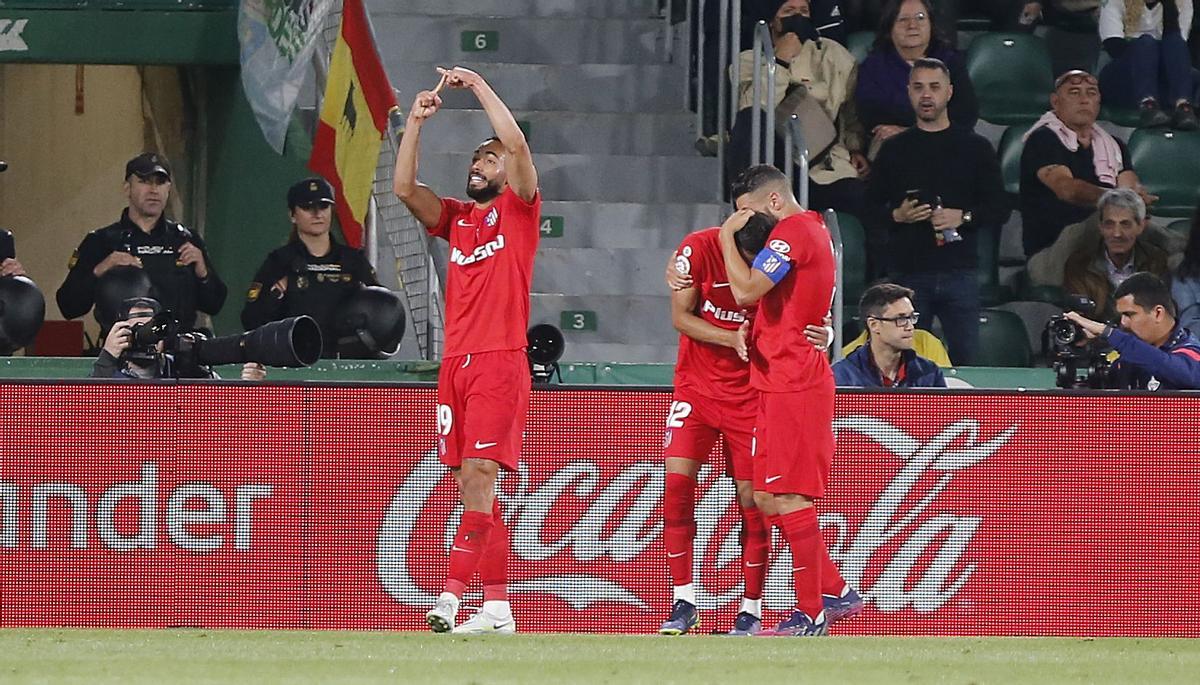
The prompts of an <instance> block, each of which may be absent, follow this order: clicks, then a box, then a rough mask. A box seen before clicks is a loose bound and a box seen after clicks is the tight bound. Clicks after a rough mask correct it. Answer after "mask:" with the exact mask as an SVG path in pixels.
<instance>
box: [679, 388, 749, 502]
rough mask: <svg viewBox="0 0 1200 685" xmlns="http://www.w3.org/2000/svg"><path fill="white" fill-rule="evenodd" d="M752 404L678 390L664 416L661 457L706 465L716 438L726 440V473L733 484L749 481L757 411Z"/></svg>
mask: <svg viewBox="0 0 1200 685" xmlns="http://www.w3.org/2000/svg"><path fill="white" fill-rule="evenodd" d="M756 404H757V403H756V402H754V401H752V400H739V401H730V400H715V399H712V398H710V397H705V396H703V395H700V394H697V393H694V392H689V391H688V390H687V389H677V390H676V391H675V396H674V397H673V398H672V402H671V410H670V411H669V412H668V413H667V433H666V436H665V437H664V438H663V455H664V456H667V457H683V458H684V459H695V460H696V461H700V462H707V461H708V458H709V455H710V454H711V453H712V448H713V443H715V442H716V441H717V436H718V435H721V436H723V437H724V438H725V448H724V461H725V464H724V466H725V470H726V472H727V473H729V474H730V475H732V476H733V478H734V480H750V479H751V478H752V477H753V474H754V471H753V470H752V468H751V464H750V441H751V440H752V439H753V437H754V419H755V413H756V411H757V406H756Z"/></svg>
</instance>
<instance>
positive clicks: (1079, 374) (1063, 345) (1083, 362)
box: [1042, 295, 1112, 390]
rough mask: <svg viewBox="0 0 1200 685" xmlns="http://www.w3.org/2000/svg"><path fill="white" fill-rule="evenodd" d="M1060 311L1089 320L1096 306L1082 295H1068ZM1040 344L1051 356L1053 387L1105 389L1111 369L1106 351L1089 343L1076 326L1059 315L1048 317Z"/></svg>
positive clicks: (1094, 343) (1096, 343)
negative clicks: (1082, 316)
mask: <svg viewBox="0 0 1200 685" xmlns="http://www.w3.org/2000/svg"><path fill="white" fill-rule="evenodd" d="M1063 309H1064V310H1067V311H1075V312H1079V313H1080V314H1083V315H1084V316H1088V317H1092V316H1095V312H1096V303H1095V302H1092V301H1091V300H1090V299H1088V298H1087V297H1084V296H1082V295H1070V296H1069V297H1068V298H1067V301H1066V302H1065V303H1064V306H1063ZM1042 343H1043V347H1044V348H1045V349H1046V350H1047V351H1048V352H1049V355H1050V359H1051V368H1053V369H1054V384H1055V385H1057V386H1058V387H1060V388H1092V389H1097V390H1098V389H1101V388H1106V387H1108V383H1109V378H1110V376H1111V374H1110V369H1111V366H1112V365H1111V363H1110V362H1109V361H1108V350H1107V349H1106V348H1105V346H1104V345H1103V344H1102V343H1099V342H1098V341H1094V340H1091V341H1089V340H1088V339H1087V334H1086V333H1084V331H1083V329H1082V328H1081V327H1080V326H1079V324H1077V323H1075V322H1074V321H1071V320H1070V319H1068V318H1067V317H1066V316H1064V315H1062V314H1058V315H1055V316H1052V317H1050V320H1049V321H1047V322H1046V329H1045V331H1044V332H1043V333H1042Z"/></svg>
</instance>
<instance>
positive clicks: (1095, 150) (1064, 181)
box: [1020, 70, 1157, 285]
mask: <svg viewBox="0 0 1200 685" xmlns="http://www.w3.org/2000/svg"><path fill="white" fill-rule="evenodd" d="M1050 107H1051V111H1049V112H1047V113H1046V114H1044V115H1042V118H1041V119H1038V121H1037V123H1035V124H1034V125H1033V127H1032V128H1030V129H1029V131H1028V132H1027V133H1026V134H1025V147H1024V149H1023V150H1022V152H1021V187H1020V208H1021V223H1022V242H1023V243H1024V247H1025V255H1026V256H1028V257H1030V260H1029V278H1030V280H1031V281H1033V282H1034V283H1037V284H1041V285H1058V284H1059V283H1061V282H1062V267H1063V263H1064V262H1065V260H1066V255H1068V254H1070V252H1071V251H1073V249H1074V244H1075V243H1077V242H1078V240H1079V237H1081V236H1085V235H1091V234H1093V233H1094V232H1095V230H1096V229H1095V225H1094V224H1095V211H1096V202H1097V201H1098V200H1099V199H1100V196H1101V195H1103V194H1104V191H1106V190H1108V189H1110V188H1117V187H1121V188H1136V189H1138V190H1139V192H1141V193H1142V199H1143V200H1144V201H1146V203H1147V204H1151V203H1153V201H1154V200H1156V199H1157V198H1156V197H1155V196H1153V195H1148V194H1146V193H1145V191H1143V190H1141V185H1140V183H1139V182H1138V177H1137V174H1136V173H1134V171H1133V166H1132V165H1131V163H1130V159H1129V149H1128V148H1126V147H1125V143H1124V142H1122V141H1121V140H1120V139H1119V138H1116V137H1115V136H1113V135H1111V134H1110V133H1108V132H1107V131H1105V130H1104V129H1103V128H1101V127H1100V126H1098V125H1096V118H1097V117H1098V116H1099V115H1100V86H1099V82H1098V81H1097V80H1096V77H1095V76H1092V75H1091V74H1089V73H1087V72H1086V71H1081V70H1073V71H1068V72H1066V73H1064V74H1062V75H1061V76H1059V77H1058V79H1057V80H1056V81H1055V82H1054V92H1052V93H1051V94H1050ZM1084 222H1088V224H1087V225H1084ZM1072 225H1077V226H1074V227H1073V228H1072V230H1071V231H1064V229H1066V228H1067V227H1068V226H1072ZM1064 232H1066V233H1067V235H1065V236H1064V239H1065V240H1066V241H1069V242H1068V245H1069V246H1067V247H1060V246H1059V245H1056V244H1055V241H1057V240H1059V236H1060V235H1062V234H1063V233H1064ZM1052 245H1053V246H1054V250H1053V251H1051V250H1048V249H1047V248H1050V247H1051V246H1052ZM1043 251H1045V253H1044V254H1038V253H1041V252H1043Z"/></svg>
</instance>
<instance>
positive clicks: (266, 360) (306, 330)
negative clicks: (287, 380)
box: [121, 311, 321, 378]
mask: <svg viewBox="0 0 1200 685" xmlns="http://www.w3.org/2000/svg"><path fill="white" fill-rule="evenodd" d="M129 331H130V340H131V344H130V347H129V349H128V350H126V351H125V353H124V354H123V355H121V356H122V358H123V359H124V360H126V361H133V362H139V361H140V362H144V363H151V362H155V361H157V360H158V358H159V354H160V352H159V351H158V344H159V343H160V342H161V343H164V345H163V349H164V351H165V352H171V353H173V354H174V357H175V365H174V375H175V376H176V377H178V378H207V377H209V376H210V374H209V373H208V370H207V367H211V366H219V365H221V364H244V363H246V362H257V363H259V364H262V365H264V366H277V367H285V368H296V367H302V366H311V365H312V364H313V362H315V361H317V359H318V358H320V356H321V328H320V327H319V326H318V325H317V322H316V321H315V320H314V319H313V318H312V317H311V316H293V317H291V318H287V319H283V320H281V321H272V322H271V323H268V324H263V325H262V326H259V327H258V328H255V329H253V330H249V331H246V332H245V333H239V334H236V335H225V336H221V337H219V338H209V337H207V336H205V335H204V334H202V333H195V332H193V333H180V332H179V322H177V321H176V320H175V317H174V316H172V315H171V312H169V311H167V312H161V313H159V314H156V315H155V316H154V317H153V318H152V319H150V320H149V321H143V322H141V323H137V324H134V325H133V326H131V327H130V329H129Z"/></svg>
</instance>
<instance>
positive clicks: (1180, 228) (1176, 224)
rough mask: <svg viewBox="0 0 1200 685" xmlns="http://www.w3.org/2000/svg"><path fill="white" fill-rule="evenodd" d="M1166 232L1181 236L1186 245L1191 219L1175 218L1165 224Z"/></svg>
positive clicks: (1189, 235)
mask: <svg viewBox="0 0 1200 685" xmlns="http://www.w3.org/2000/svg"><path fill="white" fill-rule="evenodd" d="M1167 232H1168V233H1171V234H1172V235H1177V236H1182V238H1183V244H1184V245H1187V242H1188V239H1189V238H1190V237H1191V235H1192V220H1191V219H1176V220H1175V221H1172V222H1171V223H1169V224H1167Z"/></svg>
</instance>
